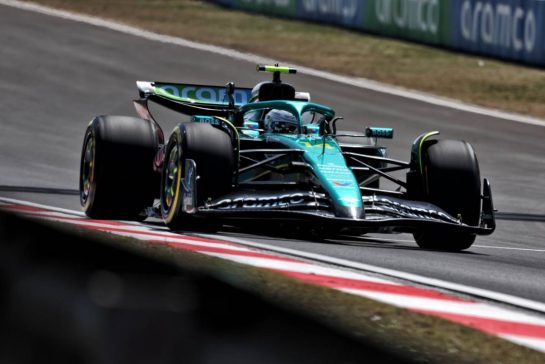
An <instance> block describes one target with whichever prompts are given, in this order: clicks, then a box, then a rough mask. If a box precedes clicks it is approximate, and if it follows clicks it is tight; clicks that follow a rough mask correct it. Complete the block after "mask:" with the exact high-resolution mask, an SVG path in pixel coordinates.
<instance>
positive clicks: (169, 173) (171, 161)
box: [162, 145, 182, 212]
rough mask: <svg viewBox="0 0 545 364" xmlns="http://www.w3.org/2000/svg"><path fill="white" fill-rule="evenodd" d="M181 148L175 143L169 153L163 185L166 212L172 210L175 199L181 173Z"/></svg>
mask: <svg viewBox="0 0 545 364" xmlns="http://www.w3.org/2000/svg"><path fill="white" fill-rule="evenodd" d="M178 162H179V149H178V146H177V145H174V146H173V147H172V149H171V150H170V153H169V155H168V161H167V166H166V169H165V183H164V185H163V191H162V192H163V193H162V195H163V206H164V210H165V211H166V212H170V211H171V209H172V207H173V205H174V203H175V200H176V192H177V191H176V190H177V185H178V180H179V178H180V174H181V172H182V171H181V168H180V166H179V163H178Z"/></svg>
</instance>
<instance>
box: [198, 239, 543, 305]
mask: <svg viewBox="0 0 545 364" xmlns="http://www.w3.org/2000/svg"><path fill="white" fill-rule="evenodd" d="M201 236H204V237H208V238H212V237H215V238H216V239H217V238H218V237H219V238H221V239H223V240H227V241H231V242H233V243H238V244H242V245H247V246H252V247H255V248H259V249H264V250H269V251H273V252H276V253H280V254H287V255H292V256H297V257H301V258H305V259H310V260H314V261H319V262H323V263H328V264H333V265H338V266H341V267H345V268H353V269H357V270H361V271H367V272H372V273H377V274H381V275H385V276H389V277H394V278H398V279H402V280H405V281H409V282H414V283H418V284H423V285H426V286H431V287H436V288H441V289H445V290H450V291H454V292H459V293H463V294H466V295H470V296H476V297H481V298H485V299H489V300H493V301H497V302H502V303H507V304H511V305H513V306H517V307H521V308H525V309H529V310H533V311H538V312H541V313H545V303H541V302H537V301H532V300H529V299H526V298H521V297H516V296H512V295H508V294H505V293H500V292H494V291H489V290H486V289H481V288H476V287H470V286H466V285H463V284H458V283H452V282H447V281H443V280H440V279H435V278H428V277H424V276H420V275H417V274H412V273H406V272H402V271H398V270H395V269H388V268H382V267H378V266H374V265H370V264H363V263H357V262H353V261H350V260H346V259H339V258H333V257H329V256H326V255H321V254H315V253H308V252H303V251H299V250H295V249H288V248H281V247H278V246H274V245H269V244H263V243H254V242H252V241H248V240H245V239H240V238H233V237H230V236H228V235H222V234H218V235H206V234H201Z"/></svg>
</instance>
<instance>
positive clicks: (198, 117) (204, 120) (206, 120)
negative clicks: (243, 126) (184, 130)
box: [191, 115, 220, 125]
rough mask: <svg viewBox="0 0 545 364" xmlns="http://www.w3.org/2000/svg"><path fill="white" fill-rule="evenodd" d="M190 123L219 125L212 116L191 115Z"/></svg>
mask: <svg viewBox="0 0 545 364" xmlns="http://www.w3.org/2000/svg"><path fill="white" fill-rule="evenodd" d="M191 121H193V122H196V123H206V124H212V125H220V121H219V120H217V119H216V118H214V117H213V116H203V115H193V116H192V117H191Z"/></svg>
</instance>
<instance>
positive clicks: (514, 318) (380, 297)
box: [339, 288, 545, 326]
mask: <svg viewBox="0 0 545 364" xmlns="http://www.w3.org/2000/svg"><path fill="white" fill-rule="evenodd" d="M339 290H341V291H343V292H346V293H350V294H354V295H358V296H364V297H367V298H371V299H373V300H376V301H380V302H384V303H388V304H391V305H394V306H398V307H403V308H408V309H417V310H424V311H434V312H442V313H448V314H456V315H465V316H471V317H478V318H485V319H492V320H500V321H510V322H515V323H516V322H519V323H524V324H531V325H542V326H543V325H545V319H542V318H538V317H536V316H531V315H527V314H524V313H521V312H515V311H511V310H506V309H502V308H499V307H493V306H491V305H489V304H485V303H474V302H455V301H446V300H439V299H433V298H427V297H416V296H415V297H409V296H401V295H399V294H392V293H384V292H373V291H369V290H367V291H364V290H361V289H352V288H340V289H339Z"/></svg>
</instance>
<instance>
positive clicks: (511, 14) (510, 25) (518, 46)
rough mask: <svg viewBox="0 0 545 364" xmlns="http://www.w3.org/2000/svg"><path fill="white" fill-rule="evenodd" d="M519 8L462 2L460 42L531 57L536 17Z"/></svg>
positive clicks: (480, 2) (530, 11) (531, 11)
mask: <svg viewBox="0 0 545 364" xmlns="http://www.w3.org/2000/svg"><path fill="white" fill-rule="evenodd" d="M521 5H522V4H521V3H518V2H510V1H509V2H496V3H495V4H494V3H492V2H491V1H470V0H465V1H464V2H463V4H462V9H461V14H460V19H459V20H460V29H461V34H462V37H463V39H464V40H466V41H470V42H473V43H478V42H482V43H483V44H485V45H492V46H498V47H501V48H506V49H510V48H512V49H513V50H515V51H516V52H519V51H522V50H524V51H526V52H528V53H531V52H532V51H533V50H534V48H535V46H536V40H537V21H536V15H535V13H534V10H533V9H531V8H529V9H526V8H524V7H523V6H521Z"/></svg>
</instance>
